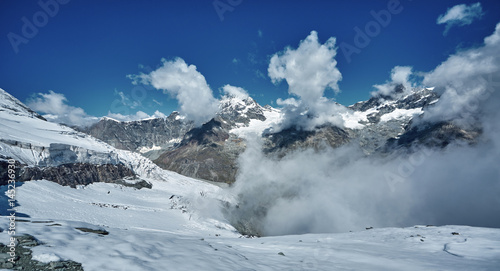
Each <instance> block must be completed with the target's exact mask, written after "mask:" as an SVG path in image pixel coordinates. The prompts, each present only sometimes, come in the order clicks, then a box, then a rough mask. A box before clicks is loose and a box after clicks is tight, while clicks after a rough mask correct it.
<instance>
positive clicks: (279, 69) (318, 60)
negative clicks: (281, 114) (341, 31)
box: [267, 31, 342, 129]
mask: <svg viewBox="0 0 500 271" xmlns="http://www.w3.org/2000/svg"><path fill="white" fill-rule="evenodd" d="M335 41H336V40H335V38H334V37H331V38H329V39H328V40H327V41H326V42H325V43H324V44H321V43H319V41H318V33H317V32H316V31H311V33H310V34H309V35H308V36H307V37H306V38H305V39H304V40H302V41H301V42H300V43H299V46H298V47H297V49H293V48H291V47H288V48H285V49H284V50H283V51H281V52H278V53H276V54H274V55H273V56H272V57H271V60H270V63H269V66H268V70H267V72H268V75H269V77H270V78H271V80H272V82H273V83H275V84H277V83H279V82H281V81H282V80H285V81H286V82H287V84H288V93H289V94H291V95H294V96H296V97H298V98H299V100H296V99H295V98H290V99H288V100H285V101H283V100H279V101H278V104H279V105H289V106H288V107H285V108H284V111H285V121H284V123H283V125H284V126H283V127H281V128H282V129H284V128H288V127H286V126H288V125H290V124H292V123H294V124H295V125H296V126H297V127H298V128H303V129H312V128H314V127H315V126H317V125H321V124H324V123H325V122H331V123H334V124H336V125H339V126H341V125H342V120H341V119H340V118H338V117H335V116H334V115H336V114H335V113H338V111H339V110H341V109H340V108H341V107H340V106H338V105H337V104H336V103H334V102H332V101H330V100H329V99H327V98H326V97H324V92H325V90H327V89H331V90H333V91H334V92H339V91H340V90H339V87H338V82H339V81H340V80H341V79H342V74H341V73H340V71H339V70H338V68H337V61H336V60H335V56H336V55H337V49H336V47H335ZM291 105H293V106H291Z"/></svg>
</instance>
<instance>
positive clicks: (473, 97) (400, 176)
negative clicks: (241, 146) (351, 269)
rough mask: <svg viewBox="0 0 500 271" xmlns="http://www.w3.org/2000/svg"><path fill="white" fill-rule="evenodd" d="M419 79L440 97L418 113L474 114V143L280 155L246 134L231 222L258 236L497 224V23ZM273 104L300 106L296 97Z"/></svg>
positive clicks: (396, 77)
mask: <svg viewBox="0 0 500 271" xmlns="http://www.w3.org/2000/svg"><path fill="white" fill-rule="evenodd" d="M410 72H411V69H410V68H409V67H406V68H404V67H400V68H395V69H393V73H392V76H391V80H392V81H391V82H389V83H396V82H397V83H404V82H407V81H408V77H409V74H410ZM424 84H426V85H427V86H435V87H436V88H435V90H436V91H439V92H440V93H442V96H441V98H440V100H439V101H438V102H437V103H435V104H434V105H433V106H430V107H429V108H427V109H426V112H425V113H424V115H423V116H424V118H426V120H428V121H436V122H440V121H443V120H452V121H455V120H457V119H459V120H464V118H465V119H467V118H468V116H474V119H475V122H474V123H475V124H476V125H478V126H479V127H480V128H481V136H480V137H479V138H477V143H476V144H461V143H462V142H452V143H451V144H450V145H448V146H447V147H446V148H436V149H429V148H427V147H423V146H421V145H415V146H413V148H412V149H411V150H409V149H401V150H400V151H395V152H393V153H391V154H390V155H383V156H379V155H372V156H366V155H364V154H363V153H362V151H361V150H360V149H359V147H358V145H357V143H356V142H354V143H353V144H352V145H344V146H343V147H340V148H336V149H331V148H326V149H324V150H319V151H315V150H312V149H308V150H296V151H294V152H290V153H288V154H287V155H286V156H285V157H283V158H280V159H277V158H273V157H272V156H270V155H268V154H264V153H263V152H262V144H263V143H262V142H259V141H257V142H255V141H252V140H248V142H247V148H246V150H245V152H244V153H243V154H242V155H240V157H239V174H238V177H237V181H236V183H235V184H234V185H233V187H232V189H234V192H235V193H236V194H237V195H238V196H239V201H238V205H237V207H235V208H231V209H229V216H228V218H229V219H230V221H231V222H232V223H233V225H237V226H239V227H246V229H251V230H253V232H254V233H260V234H264V235H281V234H303V233H311V232H322V233H324V232H346V231H350V230H353V231H355V230H363V229H364V228H365V227H370V226H373V227H401V226H412V225H416V224H420V225H426V224H430V225H470V226H482V227H500V216H498V215H497V214H498V213H500V198H499V197H498V195H500V171H499V169H498V161H499V160H500V137H499V136H498V135H499V134H500V121H499V120H500V110H498V105H499V104H500V23H499V24H497V26H496V30H495V32H494V33H493V34H492V35H491V36H489V37H486V38H485V39H484V45H483V46H481V47H479V48H473V49H469V50H465V51H461V52H458V53H456V54H454V55H452V56H450V57H449V58H448V59H447V60H446V61H444V62H443V63H441V64H440V65H439V66H438V67H436V68H435V69H434V70H433V71H431V72H429V73H427V74H425V75H424ZM278 102H279V103H280V104H282V105H285V108H293V106H295V108H298V106H299V104H300V101H297V100H296V99H294V98H289V99H286V100H278ZM289 106H291V107H289ZM256 138H258V137H256Z"/></svg>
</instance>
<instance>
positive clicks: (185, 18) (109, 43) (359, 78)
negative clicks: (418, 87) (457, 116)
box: [0, 0, 500, 116]
mask: <svg viewBox="0 0 500 271" xmlns="http://www.w3.org/2000/svg"><path fill="white" fill-rule="evenodd" d="M65 1H66V2H68V3H64V2H65ZM65 1H63V0H60V2H61V3H59V2H56V0H41V3H57V6H58V10H57V12H56V11H54V6H53V5H52V6H50V8H51V10H52V11H53V14H52V15H54V16H53V17H52V16H50V15H45V17H44V15H43V14H42V13H44V12H45V14H47V12H46V11H44V9H43V8H42V7H41V5H40V4H39V3H38V2H37V1H24V0H21V1H15V0H3V1H1V2H0V12H1V14H0V26H1V27H0V30H1V39H0V52H1V55H0V56H1V65H0V67H1V68H0V87H1V88H3V89H5V90H6V91H8V92H10V93H11V94H13V95H14V96H16V97H17V98H18V99H20V100H21V101H23V102H26V101H29V100H30V99H33V97H35V96H36V95H37V93H45V94H46V93H49V91H53V92H54V93H59V94H62V95H64V97H65V98H66V103H67V104H68V105H70V106H72V107H75V108H82V109H83V110H84V111H85V112H86V114H88V115H92V116H104V115H107V114H108V113H120V114H124V115H128V114H135V113H136V112H137V111H143V112H145V113H146V114H149V115H151V114H153V113H154V112H155V111H157V110H159V111H160V112H163V113H164V114H167V115H168V114H169V113H170V112H171V111H173V110H176V109H177V108H178V104H177V100H176V99H174V98H173V97H171V95H168V94H163V92H162V91H159V90H157V89H154V88H153V87H151V86H140V87H139V88H138V86H135V85H133V84H132V80H131V79H130V78H127V75H130V74H139V73H141V72H143V73H148V72H151V71H153V70H156V69H158V68H159V67H160V66H161V65H162V61H161V59H162V58H165V59H167V60H174V59H175V58H176V57H180V58H182V59H183V60H184V61H185V62H186V63H187V64H188V65H195V66H196V67H197V71H198V72H199V73H201V74H202V75H203V76H204V77H205V79H206V81H207V83H208V85H209V86H210V89H211V90H212V91H213V93H214V96H215V97H218V96H219V93H220V89H221V88H222V87H223V86H224V85H226V84H230V85H233V86H237V87H242V88H244V89H245V90H246V91H247V92H248V93H250V95H251V96H252V97H253V98H254V99H255V100H257V101H258V102H259V103H260V104H263V105H264V104H272V105H275V103H276V100H277V99H278V98H281V99H286V98H288V97H289V96H290V95H289V94H288V85H287V83H286V82H284V81H283V82H281V83H279V84H273V83H272V81H271V79H270V77H269V75H268V66H269V61H270V59H271V57H272V56H273V55H274V54H275V53H277V52H280V51H283V50H284V48H285V47H287V46H291V47H292V48H297V47H298V45H299V42H300V41H301V40H303V39H305V38H306V37H307V36H308V35H309V34H310V32H311V31H312V30H315V31H317V33H318V37H319V42H320V43H325V42H326V41H327V40H328V39H329V38H330V37H335V38H336V45H337V48H338V49H337V55H336V57H335V59H336V61H337V68H338V70H339V71H340V73H341V74H342V80H341V81H339V82H338V85H339V89H340V92H339V93H338V94H334V92H333V91H331V90H326V92H325V95H326V96H327V97H329V98H334V99H335V100H336V101H337V102H339V103H341V104H344V105H350V104H353V103H355V102H356V101H360V100H366V99H368V98H369V97H370V92H371V91H373V90H374V88H373V85H375V84H383V83H384V82H386V80H389V79H390V73H391V69H392V68H393V67H395V66H398V65H399V66H412V67H413V70H414V71H423V72H428V71H430V70H432V69H433V68H435V67H436V66H437V65H439V64H440V63H441V62H443V61H444V60H446V59H447V57H448V56H449V55H450V54H453V53H454V52H456V51H457V50H460V49H461V48H470V47H475V46H479V45H481V44H482V42H483V39H484V37H486V36H488V35H490V34H491V33H493V31H494V29H495V25H496V24H497V23H498V22H500V1H493V0H492V1H480V6H481V8H482V15H481V16H478V17H477V18H472V20H471V21H470V22H469V23H463V22H462V23H457V24H455V25H453V24H449V26H446V24H437V20H438V17H439V16H440V15H443V14H445V13H446V12H447V10H448V9H449V8H451V7H453V6H455V5H458V4H466V5H467V6H472V5H473V4H474V3H477V1H410V0H400V1H399V5H398V10H400V12H399V13H397V14H392V15H391V19H390V21H389V22H388V24H387V25H386V26H380V24H379V28H380V31H379V33H377V34H376V35H374V36H373V37H371V38H370V41H369V42H368V44H367V45H366V46H365V47H364V48H358V49H359V53H354V54H351V55H350V56H349V58H350V60H348V58H346V54H344V53H343V51H342V50H341V48H339V46H340V45H341V44H343V43H344V44H349V45H353V46H355V37H356V32H355V30H354V28H355V27H358V28H359V29H362V30H364V29H365V28H366V26H367V25H368V24H370V23H371V22H375V19H374V17H373V14H372V13H373V12H372V11H374V12H376V13H378V12H380V11H381V10H387V9H388V3H391V1H392V0H391V1H387V0H383V1H382V0H380V1H369V0H366V1H250V0H216V1H153V0H149V1H115V0H108V1H83V0H82V1H81V0H72V1H68V0H65ZM62 3H64V4H62ZM214 3H215V4H216V5H217V6H218V7H219V8H224V7H226V8H228V9H227V10H226V11H224V12H222V11H221V10H219V12H218V11H217V9H216V8H215V7H214ZM24 17H25V18H26V19H27V20H28V21H29V22H30V23H33V22H34V20H38V24H39V25H40V26H39V27H37V26H35V28H36V30H37V33H36V35H32V37H24V36H23V33H22V30H23V29H22V28H23V25H24V24H25V20H24V21H23V18H24ZM44 19H46V20H45V21H44ZM445 30H446V32H445ZM9 33H13V34H14V35H18V36H17V37H23V38H25V40H24V43H21V42H18V43H17V44H14V45H13V42H12V37H14V36H13V34H10V36H9ZM28 34H33V33H28ZM9 37H10V38H9ZM16 51H17V52H16Z"/></svg>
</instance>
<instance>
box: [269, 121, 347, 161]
mask: <svg viewBox="0 0 500 271" xmlns="http://www.w3.org/2000/svg"><path fill="white" fill-rule="evenodd" d="M265 138H266V141H265V144H264V152H265V153H267V154H273V155H277V156H278V157H283V156H285V155H286V153H287V152H289V151H293V150H297V149H308V148H314V149H316V150H319V149H322V148H324V147H325V146H330V147H332V148H337V147H339V146H342V145H344V144H346V143H348V142H349V141H350V137H349V134H348V133H347V132H346V131H345V130H343V129H341V128H338V127H336V126H331V125H324V126H322V127H318V128H317V129H315V130H314V131H303V130H297V129H295V128H288V129H286V130H283V131H280V132H278V133H274V134H267V135H265Z"/></svg>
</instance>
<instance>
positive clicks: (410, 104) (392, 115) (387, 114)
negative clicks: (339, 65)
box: [343, 88, 439, 129]
mask: <svg viewBox="0 0 500 271" xmlns="http://www.w3.org/2000/svg"><path fill="white" fill-rule="evenodd" d="M395 93H396V94H395V95H390V96H387V95H376V96H373V97H372V98H370V99H369V100H367V101H362V102H358V103H355V104H353V105H351V106H349V107H348V108H349V109H351V111H350V112H348V113H346V114H344V115H343V118H344V121H345V123H346V127H347V128H352V129H359V128H363V127H364V126H365V125H367V124H376V123H379V122H387V121H389V120H393V119H396V120H397V119H407V120H409V119H411V118H412V117H413V116H415V115H420V114H422V113H423V112H424V108H425V107H427V106H430V105H432V104H434V103H436V102H437V100H438V99H439V96H438V95H437V94H436V93H435V92H434V91H433V88H415V89H412V90H411V91H410V92H408V91H405V90H403V89H402V90H401V91H399V92H398V91H396V92H395Z"/></svg>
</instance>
